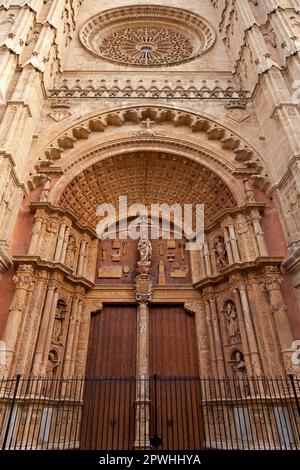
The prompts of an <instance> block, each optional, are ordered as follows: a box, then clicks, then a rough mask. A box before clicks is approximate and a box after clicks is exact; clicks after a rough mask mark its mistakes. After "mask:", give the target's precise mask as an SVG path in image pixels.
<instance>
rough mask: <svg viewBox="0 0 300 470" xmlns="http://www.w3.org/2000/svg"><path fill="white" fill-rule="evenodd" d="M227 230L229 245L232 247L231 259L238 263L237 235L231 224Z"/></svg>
mask: <svg viewBox="0 0 300 470" xmlns="http://www.w3.org/2000/svg"><path fill="white" fill-rule="evenodd" d="M228 231H229V239H230V245H231V249H232V254H233V260H234V262H235V263H240V261H241V259H240V253H239V247H238V243H237V236H236V233H235V229H234V226H233V225H232V224H231V225H229V226H228Z"/></svg>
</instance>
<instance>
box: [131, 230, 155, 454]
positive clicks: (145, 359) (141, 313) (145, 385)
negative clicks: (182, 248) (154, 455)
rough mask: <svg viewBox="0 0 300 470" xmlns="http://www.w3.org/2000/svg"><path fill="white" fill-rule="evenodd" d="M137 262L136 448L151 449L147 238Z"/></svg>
mask: <svg viewBox="0 0 300 470" xmlns="http://www.w3.org/2000/svg"><path fill="white" fill-rule="evenodd" d="M138 254H139V261H138V266H137V272H138V275H137V276H136V300H137V301H138V311H137V338H136V342H137V356H136V375H137V385H136V401H135V403H136V421H135V448H136V449H150V393H149V392H150V391H149V310H148V303H149V302H150V301H151V298H152V291H153V285H152V280H151V272H150V271H151V257H152V246H151V243H150V241H149V240H148V238H147V236H146V235H143V236H142V237H141V239H140V241H139V244H138Z"/></svg>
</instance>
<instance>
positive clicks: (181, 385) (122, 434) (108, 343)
mask: <svg viewBox="0 0 300 470" xmlns="http://www.w3.org/2000/svg"><path fill="white" fill-rule="evenodd" d="M136 320H137V306H135V305H109V306H105V307H104V308H103V310H102V311H101V312H99V313H97V314H96V315H94V316H93V317H92V322H91V330H90V341H89V351H88V358H87V374H86V375H87V377H90V379H88V382H87V384H86V390H85V400H84V409H83V422H82V432H81V446H82V448H87V449H120V450H123V449H132V448H139V442H137V436H136V426H137V416H136V412H137V411H136V394H137V390H138V389H140V388H141V387H145V388H147V389H149V418H150V424H149V426H150V438H151V439H150V440H151V446H152V447H153V448H159V449H170V450H171V449H174V450H177V449H198V448H200V447H201V409H200V407H199V402H200V399H199V397H200V382H199V378H198V374H199V372H198V371H199V369H198V359H197V347H196V335H195V324H194V317H193V316H191V315H189V314H188V313H187V312H186V311H185V310H184V308H183V305H151V306H149V377H148V378H147V379H143V380H140V379H139V378H136V377H135V376H136V360H137V346H136V338H137V328H136ZM139 419H140V418H139ZM145 419H148V418H147V417H145ZM138 439H139V438H138ZM140 439H141V441H142V440H143V436H140Z"/></svg>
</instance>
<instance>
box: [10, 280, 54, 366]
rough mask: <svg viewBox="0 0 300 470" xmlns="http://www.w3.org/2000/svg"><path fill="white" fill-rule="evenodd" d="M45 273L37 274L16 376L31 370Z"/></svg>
mask: <svg viewBox="0 0 300 470" xmlns="http://www.w3.org/2000/svg"><path fill="white" fill-rule="evenodd" d="M47 274H48V273H47V271H39V272H38V273H37V276H38V278H37V281H36V283H35V286H34V296H33V298H32V302H31V303H30V305H29V308H28V312H27V315H26V318H25V324H24V328H23V332H22V338H21V344H20V347H19V349H18V357H17V358H16V360H17V367H16V370H15V373H16V374H21V375H24V374H26V373H30V369H31V357H30V351H31V349H32V347H33V346H34V342H35V334H36V331H35V328H34V325H35V324H36V322H37V320H38V318H37V317H39V316H40V311H41V306H42V305H43V302H44V295H45V292H44V288H45V283H46V282H47V281H46V280H47Z"/></svg>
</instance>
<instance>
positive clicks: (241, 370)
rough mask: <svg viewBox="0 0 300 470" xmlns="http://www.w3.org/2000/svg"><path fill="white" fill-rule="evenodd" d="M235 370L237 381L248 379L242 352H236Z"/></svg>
mask: <svg viewBox="0 0 300 470" xmlns="http://www.w3.org/2000/svg"><path fill="white" fill-rule="evenodd" d="M233 363H234V364H233V370H234V373H235V376H236V378H237V379H244V378H245V377H247V370H246V364H245V358H244V355H243V354H242V353H241V352H240V351H236V352H235V360H234V361H233Z"/></svg>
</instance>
